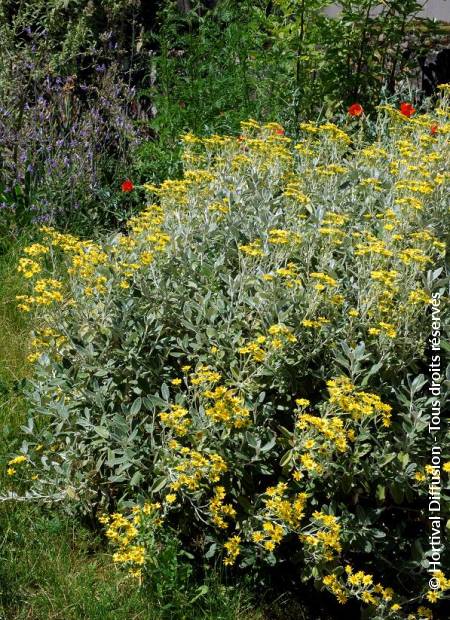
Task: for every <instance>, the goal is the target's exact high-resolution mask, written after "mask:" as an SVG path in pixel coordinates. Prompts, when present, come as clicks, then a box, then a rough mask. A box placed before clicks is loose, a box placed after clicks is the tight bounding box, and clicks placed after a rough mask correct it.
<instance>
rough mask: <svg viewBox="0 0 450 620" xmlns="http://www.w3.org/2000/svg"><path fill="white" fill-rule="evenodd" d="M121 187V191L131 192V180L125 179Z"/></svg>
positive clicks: (132, 187)
mask: <svg viewBox="0 0 450 620" xmlns="http://www.w3.org/2000/svg"><path fill="white" fill-rule="evenodd" d="M121 188H122V191H123V192H131V191H132V190H133V189H134V185H133V182H132V181H130V179H127V180H126V181H124V182H123V183H122V185H121Z"/></svg>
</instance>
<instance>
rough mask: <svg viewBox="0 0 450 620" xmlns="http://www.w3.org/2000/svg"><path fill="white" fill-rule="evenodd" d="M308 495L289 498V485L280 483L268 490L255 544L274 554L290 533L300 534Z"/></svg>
mask: <svg viewBox="0 0 450 620" xmlns="http://www.w3.org/2000/svg"><path fill="white" fill-rule="evenodd" d="M307 499H308V495H307V494H306V493H296V494H294V495H293V496H292V497H289V489H288V485H287V483H285V482H279V483H278V484H277V485H276V486H274V487H269V488H267V489H266V491H265V492H264V495H263V506H264V507H263V509H262V510H261V511H260V513H258V519H259V520H262V529H261V530H255V531H254V532H253V534H252V540H253V542H254V543H256V544H257V545H259V546H260V547H262V548H263V549H265V550H266V551H269V552H273V551H274V550H275V547H276V546H277V545H278V544H279V543H280V542H281V541H282V540H283V538H284V537H285V536H286V534H288V533H289V532H298V530H299V528H300V524H301V521H302V520H303V517H304V514H305V508H306V502H307Z"/></svg>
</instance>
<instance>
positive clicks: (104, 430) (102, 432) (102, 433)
mask: <svg viewBox="0 0 450 620" xmlns="http://www.w3.org/2000/svg"><path fill="white" fill-rule="evenodd" d="M94 430H95V432H96V433H97V435H100V437H103V438H104V439H109V430H108V429H107V428H105V427H104V426H94Z"/></svg>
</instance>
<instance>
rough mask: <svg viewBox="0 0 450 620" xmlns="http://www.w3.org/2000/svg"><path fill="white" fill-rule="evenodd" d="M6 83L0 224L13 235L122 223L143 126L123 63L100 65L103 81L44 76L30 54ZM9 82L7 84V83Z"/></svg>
mask: <svg viewBox="0 0 450 620" xmlns="http://www.w3.org/2000/svg"><path fill="white" fill-rule="evenodd" d="M10 72H11V75H10V79H9V80H7V81H6V80H3V81H2V85H1V86H0V89H1V91H0V100H1V106H0V205H1V211H0V227H1V229H2V230H1V232H3V233H6V234H7V235H15V234H17V233H19V232H20V231H21V230H22V229H23V228H24V227H25V226H27V225H29V224H33V223H51V224H53V225H56V226H58V227H59V228H63V229H66V228H68V227H69V228H72V229H73V228H76V229H77V230H80V231H84V230H86V229H89V232H91V230H92V228H93V227H94V228H95V227H99V228H105V227H110V226H115V225H117V222H118V221H120V220H121V219H122V217H123V216H124V210H125V211H126V204H128V205H129V199H128V202H127V203H125V202H124V199H123V197H122V195H121V192H120V184H121V181H123V179H124V178H125V177H126V176H128V168H129V165H130V162H131V158H132V154H133V151H134V148H135V147H136V145H137V143H138V140H139V132H138V130H137V128H136V127H135V125H134V123H133V121H132V118H131V113H130V110H131V106H132V103H133V98H134V94H135V93H134V90H133V88H130V87H129V86H127V85H126V84H125V83H124V81H122V80H121V78H120V74H119V68H118V66H117V65H115V64H113V65H111V66H110V67H109V68H108V69H107V68H106V67H105V66H104V65H101V64H98V65H97V66H96V74H97V79H96V81H95V83H93V84H90V85H88V84H84V83H83V82H82V81H81V80H80V79H78V78H77V77H76V76H68V77H65V78H63V77H59V76H52V75H45V76H44V77H42V78H41V77H40V71H39V67H36V64H35V63H34V62H32V61H30V60H29V59H26V58H25V57H24V58H22V59H21V60H20V61H19V62H17V63H16V64H14V65H13V66H11V67H10ZM5 84H6V85H5Z"/></svg>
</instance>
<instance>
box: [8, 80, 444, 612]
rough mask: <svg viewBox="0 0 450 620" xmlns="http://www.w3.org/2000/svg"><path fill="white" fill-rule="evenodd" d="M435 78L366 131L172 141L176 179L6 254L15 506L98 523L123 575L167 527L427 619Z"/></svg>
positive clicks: (440, 189)
mask: <svg viewBox="0 0 450 620" xmlns="http://www.w3.org/2000/svg"><path fill="white" fill-rule="evenodd" d="M442 90H443V93H444V97H443V98H442V100H441V102H440V103H439V104H438V107H437V108H436V109H435V110H434V111H432V112H430V113H429V114H423V115H418V114H412V113H411V115H405V114H404V113H403V112H401V111H400V110H396V109H394V108H391V107H389V106H382V107H381V109H380V111H379V115H378V118H377V120H376V123H375V126H374V127H372V129H371V130H372V134H373V136H374V138H373V141H372V142H370V143H367V142H365V139H364V137H363V132H362V131H360V130H359V129H358V123H361V122H364V123H365V122H368V121H367V120H364V117H362V119H349V127H350V129H349V130H348V132H346V131H344V129H343V128H340V127H337V126H336V125H334V124H332V123H330V122H326V123H323V124H320V125H316V124H314V123H302V124H301V127H300V129H301V139H300V140H299V141H298V142H297V143H293V141H292V140H291V139H290V138H289V137H287V136H286V135H285V134H284V131H283V128H282V127H281V126H279V125H278V124H276V123H268V124H265V125H260V124H259V123H257V122H256V121H253V120H250V121H248V122H244V123H242V134H241V135H240V136H239V137H238V138H234V137H229V136H218V135H212V136H210V137H207V138H198V137H196V136H194V135H192V134H187V135H185V136H184V138H183V141H184V145H185V147H184V155H183V160H184V165H185V173H184V177H183V178H182V179H180V180H167V181H165V182H163V183H162V184H161V185H159V186H155V185H152V184H148V185H146V186H145V189H146V190H147V192H148V194H149V196H151V200H153V202H150V201H149V204H148V206H146V207H145V209H144V210H143V211H142V212H141V213H140V214H139V215H137V216H136V217H133V218H131V219H130V220H129V222H128V232H127V233H120V234H116V235H114V236H112V237H110V238H108V239H106V240H104V241H101V242H94V241H90V240H83V241H82V240H80V239H78V238H76V237H74V236H72V235H68V234H61V233H59V232H56V231H55V230H54V229H52V228H49V227H44V228H42V239H41V241H40V242H39V243H35V244H33V245H31V246H29V247H28V248H27V249H26V250H25V256H24V257H23V258H22V259H21V261H20V264H19V271H20V272H21V273H22V274H23V276H24V282H27V283H29V290H28V291H26V292H24V294H23V295H21V296H20V298H19V300H18V301H19V304H20V308H21V310H22V311H24V312H36V313H37V316H38V317H39V329H38V330H37V331H36V332H35V334H34V336H33V340H32V343H31V349H30V353H29V360H30V362H31V363H33V364H35V374H34V378H33V379H32V380H31V381H30V388H29V398H30V402H31V407H32V415H31V417H30V420H29V422H28V424H27V425H26V427H25V428H24V431H25V433H26V441H24V444H23V448H22V451H21V455H19V456H20V458H21V462H20V463H18V461H17V458H18V456H15V457H13V458H15V459H16V460H15V461H14V466H13V461H11V463H10V467H11V469H12V470H14V471H9V472H8V473H9V474H10V476H9V479H10V481H11V489H10V493H11V494H12V496H14V493H18V492H19V491H20V490H21V489H26V494H27V496H28V497H35V498H52V497H54V498H56V499H64V498H66V499H68V500H72V501H75V502H76V505H77V506H78V507H81V508H83V509H84V510H97V511H99V512H101V513H104V514H103V516H102V517H101V520H102V522H103V523H105V524H106V525H107V526H108V529H107V535H108V537H109V538H110V539H111V541H112V542H113V543H114V544H115V546H116V553H115V555H114V560H115V562H116V563H117V564H119V565H122V566H124V567H126V568H127V569H129V570H130V571H131V572H132V574H134V575H136V576H138V577H139V578H144V577H145V576H146V575H148V574H150V573H149V572H148V571H150V566H151V562H152V553H151V549H153V546H154V542H152V543H151V544H150V543H148V545H147V542H146V541H148V540H150V539H151V540H153V541H154V538H152V537H155V536H156V537H157V536H158V529H162V530H164V528H165V524H166V523H167V525H168V526H171V527H172V526H175V527H176V528H177V530H178V532H179V533H180V534H181V535H182V536H188V537H189V539H190V540H194V539H195V540H196V541H197V548H198V547H199V546H200V548H201V549H202V550H203V553H204V555H205V557H206V559H210V558H213V557H214V556H215V555H216V554H221V556H222V558H223V561H224V563H225V565H227V566H232V565H234V566H240V567H241V568H244V567H246V566H247V567H248V566H254V565H260V564H261V563H264V562H266V563H269V564H272V565H273V564H276V563H280V565H283V564H286V563H287V562H290V563H291V564H290V566H291V567H292V566H295V570H296V571H298V573H299V575H300V576H301V577H302V578H303V579H314V580H315V581H316V583H317V585H318V586H320V587H323V588H326V589H327V590H329V591H331V592H332V593H334V595H335V596H336V597H337V598H338V600H339V601H340V602H341V603H345V602H346V601H347V600H348V599H349V598H356V599H358V600H360V601H361V602H362V603H364V604H365V605H366V606H367V607H368V609H369V610H370V612H371V613H372V616H373V617H376V618H401V617H409V618H411V619H412V618H418V617H428V615H429V614H430V613H431V612H429V611H427V609H428V608H426V609H425V611H423V609H422V610H421V611H416V610H417V606H418V605H422V602H423V601H422V600H421V599H422V598H423V597H425V598H427V599H428V601H427V602H429V603H435V602H436V601H437V600H438V599H440V598H443V597H444V596H445V590H446V589H448V587H449V585H450V582H449V580H447V578H446V577H445V576H444V575H441V574H439V575H438V578H439V583H440V589H439V590H438V591H430V592H428V593H427V592H426V588H425V585H426V583H427V580H428V577H427V575H426V572H425V568H426V566H427V548H428V547H427V545H428V543H427V541H428V530H427V516H426V507H427V498H428V485H427V479H428V477H429V476H430V474H431V475H433V473H434V470H433V468H432V467H431V466H430V465H428V463H429V459H430V445H431V437H430V435H429V433H428V421H429V410H428V409H427V407H426V405H427V404H428V401H427V380H426V378H425V376H424V374H423V372H424V371H426V369H427V356H426V346H427V339H428V336H429V331H430V325H429V318H428V316H427V307H428V306H429V305H430V303H431V301H432V299H434V300H437V301H436V303H439V304H440V306H439V307H440V310H441V314H442V326H445V325H446V321H445V319H446V318H448V298H447V297H446V294H447V293H448V281H447V280H446V279H444V274H443V257H444V252H445V242H444V239H445V235H446V234H447V232H448V228H447V224H448V204H447V200H446V196H447V195H448V179H449V175H448V142H447V140H448V134H449V132H450V123H449V121H448V108H447V103H446V97H445V93H446V91H447V90H448V87H443V89H442ZM436 126H437V127H438V131H436V132H431V131H430V128H431V127H436ZM352 128H353V129H352ZM442 445H443V446H445V444H444V442H442ZM23 457H24V458H23ZM445 458H448V455H446V456H445ZM449 469H450V466H449V465H448V464H446V465H445V466H444V471H445V472H448V471H449ZM32 478H34V480H32ZM118 502H119V503H122V506H123V510H122V512H113V514H111V515H109V514H108V513H109V512H111V511H113V510H116V509H115V506H116V505H117V503H118ZM133 503H134V504H135V507H134V508H133V510H132V511H131V512H129V513H128V512H127V509H126V507H127V506H128V507H130V504H131V505H133ZM442 504H443V510H447V509H448V503H447V504H445V501H444V500H442ZM399 516H401V518H399ZM291 569H292V568H291ZM292 570H293V569H292ZM377 575H378V576H379V577H378V578H377ZM405 584H406V585H405ZM391 586H392V588H391ZM405 609H406V611H404V610H405ZM409 612H410V615H409V616H407V615H404V614H407V613H409ZM417 614H418V615H417ZM430 617H431V616H430Z"/></svg>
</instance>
